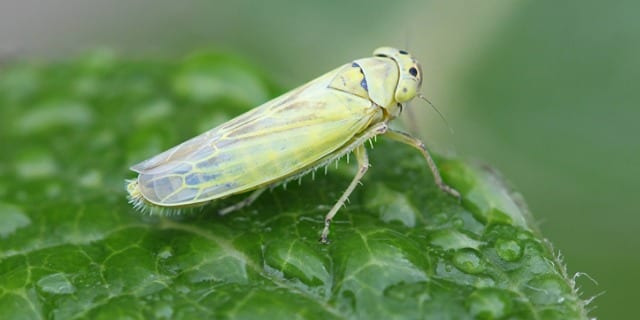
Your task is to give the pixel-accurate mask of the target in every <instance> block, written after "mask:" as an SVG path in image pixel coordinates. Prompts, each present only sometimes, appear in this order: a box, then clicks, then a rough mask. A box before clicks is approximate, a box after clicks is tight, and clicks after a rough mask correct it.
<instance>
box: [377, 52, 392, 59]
mask: <svg viewBox="0 0 640 320" xmlns="http://www.w3.org/2000/svg"><path fill="white" fill-rule="evenodd" d="M376 57H380V58H389V56H387V55H386V54H382V53H378V54H376Z"/></svg>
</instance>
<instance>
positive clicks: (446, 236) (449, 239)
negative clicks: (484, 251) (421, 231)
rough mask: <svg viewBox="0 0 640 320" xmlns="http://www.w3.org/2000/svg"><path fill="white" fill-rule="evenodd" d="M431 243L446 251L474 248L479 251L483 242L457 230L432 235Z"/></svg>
mask: <svg viewBox="0 0 640 320" xmlns="http://www.w3.org/2000/svg"><path fill="white" fill-rule="evenodd" d="M430 238H431V243H432V244H433V245H436V246H440V247H442V248H443V249H445V250H450V249H454V250H456V249H464V248H472V249H476V250H477V249H478V248H479V247H480V245H482V244H483V242H481V241H478V240H474V239H472V238H471V237H469V236H468V235H466V234H464V233H461V232H458V231H455V230H439V231H435V232H434V233H432V234H431V236H430Z"/></svg>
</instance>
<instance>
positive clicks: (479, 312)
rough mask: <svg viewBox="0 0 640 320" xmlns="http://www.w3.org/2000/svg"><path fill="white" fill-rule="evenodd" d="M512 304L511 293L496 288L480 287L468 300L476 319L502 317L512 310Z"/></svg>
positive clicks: (468, 305)
mask: <svg viewBox="0 0 640 320" xmlns="http://www.w3.org/2000/svg"><path fill="white" fill-rule="evenodd" d="M511 305H512V302H511V299H510V298H509V294H508V293H507V292H505V291H503V290H500V289H494V288H482V289H478V290H476V291H474V292H473V293H471V295H469V298H467V301H466V306H467V309H468V310H469V313H471V315H472V316H473V318H474V319H500V318H502V317H504V316H505V315H506V314H508V313H509V312H510V311H511Z"/></svg>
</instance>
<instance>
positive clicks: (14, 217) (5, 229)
mask: <svg viewBox="0 0 640 320" xmlns="http://www.w3.org/2000/svg"><path fill="white" fill-rule="evenodd" d="M0 221H2V223H0V238H5V237H7V236H9V235H11V234H12V233H14V232H15V231H16V230H18V229H20V228H23V227H26V226H28V225H30V224H31V219H29V216H27V215H26V214H25V213H24V211H22V208H20V207H18V206H16V205H12V204H8V203H2V202H0Z"/></svg>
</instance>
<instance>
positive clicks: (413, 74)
mask: <svg viewBox="0 0 640 320" xmlns="http://www.w3.org/2000/svg"><path fill="white" fill-rule="evenodd" d="M409 73H410V74H411V75H412V76H414V77H415V76H417V75H418V69H416V68H415V67H411V69H409Z"/></svg>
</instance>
